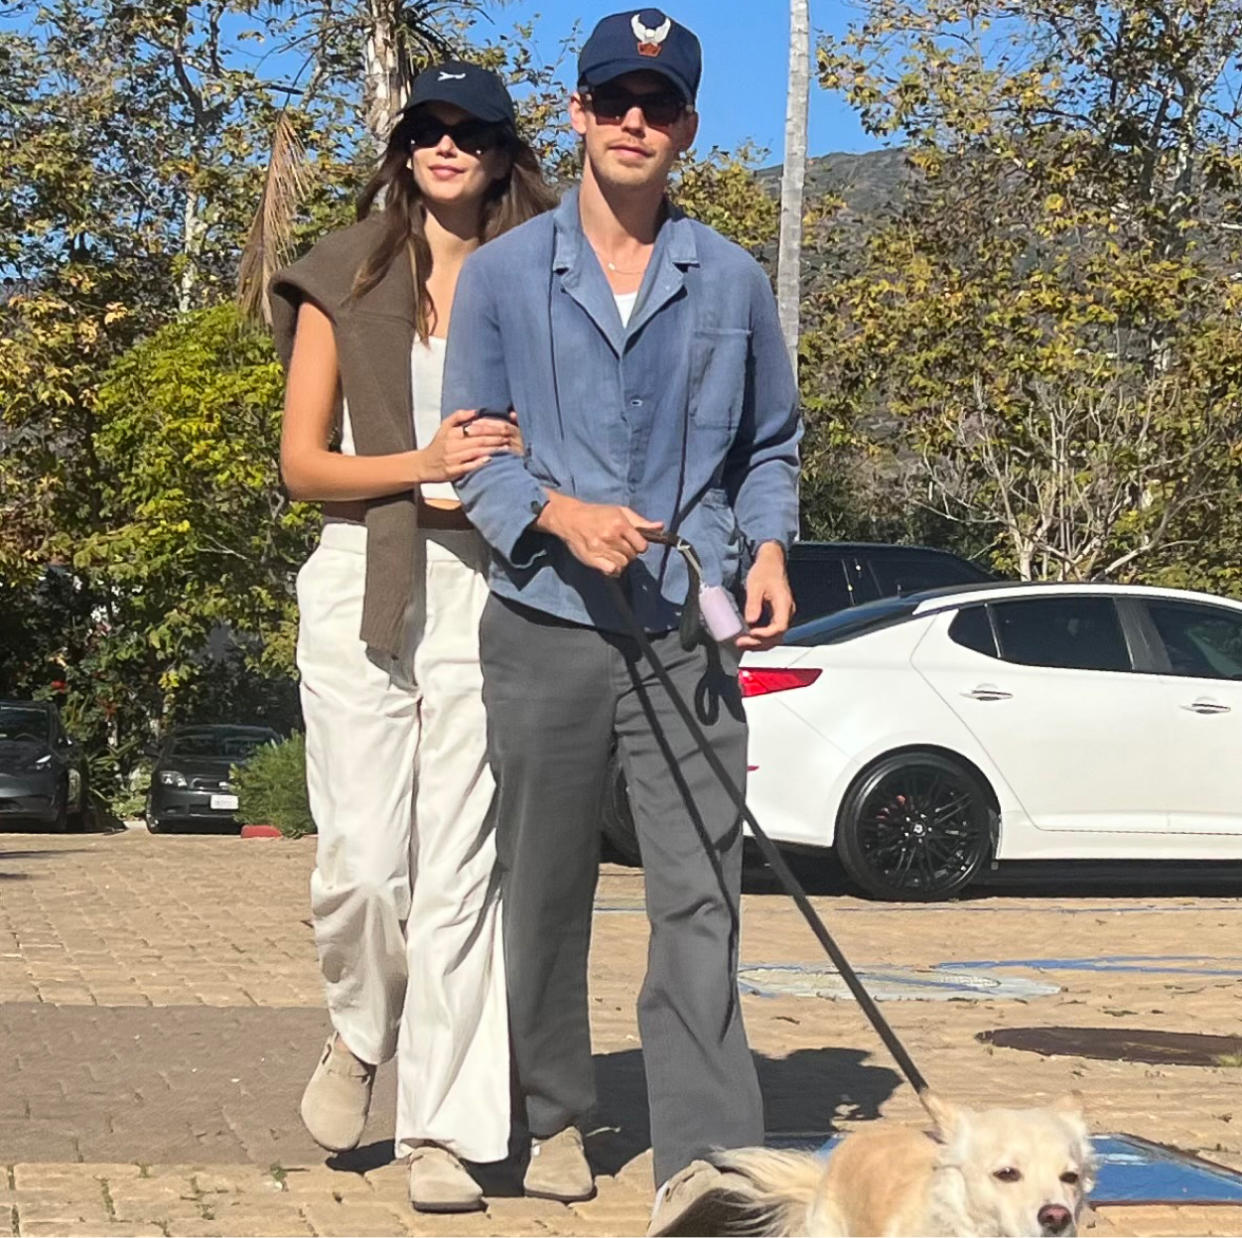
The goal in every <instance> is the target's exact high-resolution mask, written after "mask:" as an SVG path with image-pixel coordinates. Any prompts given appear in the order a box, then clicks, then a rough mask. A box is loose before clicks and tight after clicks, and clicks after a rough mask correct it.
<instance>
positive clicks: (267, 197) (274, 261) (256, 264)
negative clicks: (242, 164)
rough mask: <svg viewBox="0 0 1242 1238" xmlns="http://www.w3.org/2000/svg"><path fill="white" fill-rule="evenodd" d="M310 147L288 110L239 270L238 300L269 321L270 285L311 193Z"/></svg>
mask: <svg viewBox="0 0 1242 1238" xmlns="http://www.w3.org/2000/svg"><path fill="white" fill-rule="evenodd" d="M306 182H307V172H306V150H305V148H304V147H303V145H302V142H301V140H300V139H299V137H298V135H297V132H296V131H295V130H294V127H293V125H292V123H291V122H290V120H289V117H288V115H287V114H286V113H285V112H281V113H280V115H279V116H278V117H277V118H276V129H275V132H274V133H273V134H272V153H271V155H270V156H269V158H268V161H267V171H266V173H265V174H264V177H263V193H262V195H261V196H260V198H259V206H258V209H257V210H256V211H255V213H254V219H253V221H252V222H251V224H250V231H249V233H247V235H246V243H245V245H244V246H243V247H242V254H241V263H240V265H239V267H238V272H237V303H238V305H239V306H240V308H241V311H242V314H243V315H244V316H245V317H247V318H250V319H253V320H255V321H258V320H259V319H260V318H262V320H263V321H264V322H265V323H267V324H268V325H269V326H270V325H271V321H272V310H271V304H270V302H269V300H268V292H267V288H268V284H269V283H270V282H271V278H272V276H273V275H274V274H275V273H276V271H277V270H279V269H280V267H281V266H282V265H283V264H284V263H285V262H286V261H288V259H289V257H290V256H291V249H292V238H293V221H294V217H295V215H296V213H297V209H298V204H299V203H300V202H301V200H302V197H303V195H304V194H305V192H306Z"/></svg>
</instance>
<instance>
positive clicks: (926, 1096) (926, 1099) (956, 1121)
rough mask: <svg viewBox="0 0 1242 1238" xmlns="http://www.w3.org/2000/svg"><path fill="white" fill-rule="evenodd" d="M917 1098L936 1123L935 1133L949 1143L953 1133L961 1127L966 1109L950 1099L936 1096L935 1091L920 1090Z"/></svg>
mask: <svg viewBox="0 0 1242 1238" xmlns="http://www.w3.org/2000/svg"><path fill="white" fill-rule="evenodd" d="M919 1100H921V1101H922V1102H923V1108H924V1109H926V1110H927V1116H928V1117H930V1118H931V1120H932V1121H933V1122H934V1123H935V1124H936V1133H937V1134H938V1135H939V1136H940V1138H941V1140H942V1141H943V1142H945V1143H951V1142H952V1141H953V1138H954V1136H955V1135H957V1134H958V1132H959V1131H961V1129H962V1125H963V1123H964V1122H965V1120H966V1111H965V1110H964V1109H963V1108H962V1107H961V1106H960V1105H955V1104H954V1103H953V1102H952V1101H949V1100H945V1099H944V1097H943V1096H937V1095H936V1093H935V1092H922V1093H920V1095H919Z"/></svg>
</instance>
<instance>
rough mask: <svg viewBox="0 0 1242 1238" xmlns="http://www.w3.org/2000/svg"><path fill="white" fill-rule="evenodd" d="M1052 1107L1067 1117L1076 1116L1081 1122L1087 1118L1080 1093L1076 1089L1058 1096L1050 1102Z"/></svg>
mask: <svg viewBox="0 0 1242 1238" xmlns="http://www.w3.org/2000/svg"><path fill="white" fill-rule="evenodd" d="M1052 1107H1053V1108H1054V1109H1055V1110H1056V1111H1057V1112H1058V1113H1063V1114H1065V1116H1066V1117H1067V1118H1077V1119H1078V1120H1079V1121H1081V1122H1085V1121H1086V1120H1087V1119H1086V1116H1085V1114H1084V1112H1083V1102H1082V1093H1081V1092H1079V1091H1077V1090H1075V1091H1072V1092H1066V1093H1064V1095H1062V1096H1058V1097H1057V1098H1056V1100H1054V1101H1053V1102H1052Z"/></svg>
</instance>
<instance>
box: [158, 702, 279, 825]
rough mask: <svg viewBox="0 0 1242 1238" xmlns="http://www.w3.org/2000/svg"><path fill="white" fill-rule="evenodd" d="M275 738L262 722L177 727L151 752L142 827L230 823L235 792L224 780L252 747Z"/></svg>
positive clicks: (253, 748)
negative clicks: (144, 824)
mask: <svg viewBox="0 0 1242 1238" xmlns="http://www.w3.org/2000/svg"><path fill="white" fill-rule="evenodd" d="M279 742H280V736H279V735H277V734H276V732H275V731H273V730H272V729H271V728H270V727H266V726H230V725H213V726H183V727H178V728H177V729H176V730H175V731H173V732H172V734H171V735H169V736H168V738H167V739H166V740H165V741H164V745H163V747H162V748H160V749H158V750H157V752H156V760H155V768H154V769H153V770H152V771H151V788H150V790H149V791H148V792H147V814H146V815H147V829H148V830H150V831H151V833H152V834H168V833H171V832H172V831H174V830H179V829H184V828H186V827H191V826H208V827H213V828H217V829H234V828H236V827H237V819H236V817H235V816H234V815H233V814H234V813H235V812H236V811H237V792H236V790H235V789H234V787H233V784H232V783H231V782H230V781H229V771H230V770H231V769H232V767H233V766H234V765H245V763H246V761H247V760H248V759H249V758H250V756H251V754H252V753H253V752H254V751H255V749H256V748H259V747H261V746H262V745H263V744H275V743H279Z"/></svg>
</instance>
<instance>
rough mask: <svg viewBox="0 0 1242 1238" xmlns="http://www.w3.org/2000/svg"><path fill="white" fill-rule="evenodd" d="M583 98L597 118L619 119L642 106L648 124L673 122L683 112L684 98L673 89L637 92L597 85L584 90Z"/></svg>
mask: <svg viewBox="0 0 1242 1238" xmlns="http://www.w3.org/2000/svg"><path fill="white" fill-rule="evenodd" d="M583 99H584V100H585V101H586V103H587V106H589V107H590V109H591V111H593V112H594V113H595V119H596V120H602V121H614V122H615V121H621V120H624V119H625V118H626V117H627V116H628V115H629V113H630V109H631V108H635V107H637V108H641V109H642V113H643V116H644V117H645V118H646V121H647V123H648V124H649V125H656V126H663V125H675V124H676V123H677V122H678V121H679V120H680V119H681V118H682V116H684V115H685V113H686V101H685V99H683V98H682V97H681V95H679V94H678V93H677V92H676V91H675V90H659V91H655V92H653V93H652V94H649V95H648V94H644V95H637V94H635V93H634V92H633V91H631V90H626V89H625V88H624V87H622V86H600V87H599V88H598V89H596V90H590V91H586V92H585V93H584V94H583Z"/></svg>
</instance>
